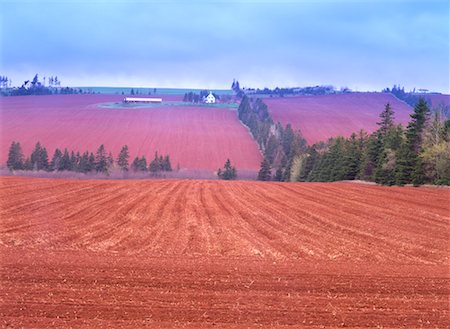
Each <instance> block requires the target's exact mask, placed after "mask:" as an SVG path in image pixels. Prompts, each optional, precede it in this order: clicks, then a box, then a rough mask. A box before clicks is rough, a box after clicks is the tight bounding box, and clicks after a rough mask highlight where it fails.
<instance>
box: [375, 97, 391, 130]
mask: <svg viewBox="0 0 450 329" xmlns="http://www.w3.org/2000/svg"><path fill="white" fill-rule="evenodd" d="M377 125H379V126H380V128H378V130H379V132H380V133H381V135H382V136H383V137H384V136H386V135H387V133H388V131H389V130H390V129H392V128H393V127H394V111H393V110H392V108H391V104H389V103H387V104H386V106H385V108H384V110H383V112H381V113H380V122H377Z"/></svg>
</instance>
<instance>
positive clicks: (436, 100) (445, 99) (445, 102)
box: [420, 94, 450, 107]
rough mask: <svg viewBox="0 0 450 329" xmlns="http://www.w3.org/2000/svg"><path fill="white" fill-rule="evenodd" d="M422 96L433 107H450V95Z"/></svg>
mask: <svg viewBox="0 0 450 329" xmlns="http://www.w3.org/2000/svg"><path fill="white" fill-rule="evenodd" d="M420 96H422V97H423V98H425V100H426V101H427V102H428V103H429V105H431V106H432V107H438V106H450V95H445V94H422V95H420Z"/></svg>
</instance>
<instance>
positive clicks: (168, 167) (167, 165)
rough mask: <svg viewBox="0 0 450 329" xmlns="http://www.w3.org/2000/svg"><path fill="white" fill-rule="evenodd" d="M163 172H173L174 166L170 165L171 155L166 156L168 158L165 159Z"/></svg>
mask: <svg viewBox="0 0 450 329" xmlns="http://www.w3.org/2000/svg"><path fill="white" fill-rule="evenodd" d="M163 170H164V171H172V165H171V163H170V157H169V155H166V156H165V157H164V168H163Z"/></svg>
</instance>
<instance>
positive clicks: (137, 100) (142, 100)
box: [123, 97, 162, 103]
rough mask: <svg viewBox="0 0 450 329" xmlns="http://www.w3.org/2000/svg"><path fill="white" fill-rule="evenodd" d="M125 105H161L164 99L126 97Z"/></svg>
mask: <svg viewBox="0 0 450 329" xmlns="http://www.w3.org/2000/svg"><path fill="white" fill-rule="evenodd" d="M123 101H124V102H125V103H161V102H162V98H148V97H125V98H124V99H123Z"/></svg>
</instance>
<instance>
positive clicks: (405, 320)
mask: <svg viewBox="0 0 450 329" xmlns="http://www.w3.org/2000/svg"><path fill="white" fill-rule="evenodd" d="M448 199H449V190H448V189H437V188H420V189H416V188H398V187H392V188H387V187H378V186H370V185H358V184H348V183H261V182H224V181H196V180H185V181H183V180H178V181H177V180H171V181H164V180H161V181H95V180H93V181H73V180H59V179H54V180H51V179H30V178H17V177H2V178H1V187H0V200H1V201H0V202H1V203H0V206H1V207H0V217H1V221H0V257H1V258H0V260H1V266H0V274H1V275H0V281H1V282H0V318H1V320H0V321H1V322H0V323H1V325H2V326H3V327H26V328H31V327H33V328H47V327H59V328H61V327H72V328H73V327H78V328H80V327H114V328H136V327H152V328H172V327H187V328H249V327H255V328H256V327H257V328H259V327H262V328H299V327H302V328H337V327H347V328H349V327H350V328H369V327H370V328H399V327H402V328H448V327H449V326H450V322H449V294H450V276H449V266H448V265H449V252H448V241H449V225H450V224H449V220H450V218H449V208H448Z"/></svg>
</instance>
